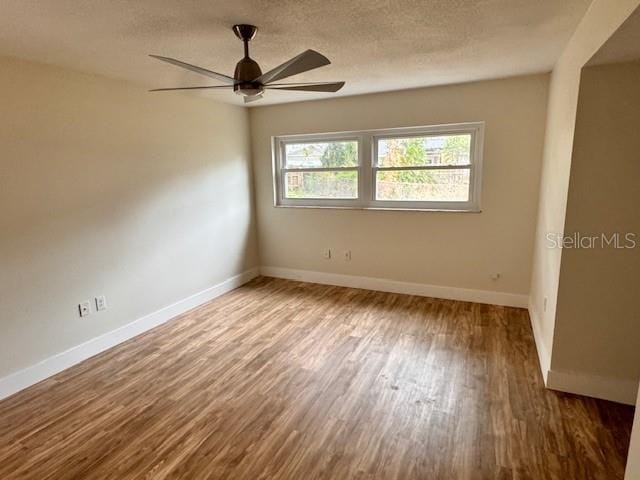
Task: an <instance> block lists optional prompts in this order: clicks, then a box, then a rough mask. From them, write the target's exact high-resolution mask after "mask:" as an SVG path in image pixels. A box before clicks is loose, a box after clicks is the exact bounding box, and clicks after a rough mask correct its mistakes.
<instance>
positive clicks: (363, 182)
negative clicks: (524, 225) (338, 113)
mask: <svg viewBox="0 0 640 480" xmlns="http://www.w3.org/2000/svg"><path fill="white" fill-rule="evenodd" d="M452 133H458V134H463V133H464V134H470V135H471V152H470V160H469V163H470V165H469V166H453V167H452V166H447V167H446V169H452V168H469V169H470V180H469V200H468V201H466V202H432V201H429V202H425V201H397V200H387V201H383V200H375V189H376V182H375V172H376V171H377V170H378V166H377V165H376V161H377V158H378V155H377V148H378V140H379V139H383V138H389V137H395V138H397V137H403V136H407V137H414V136H418V135H437V134H452ZM271 140H272V153H273V192H274V205H275V206H276V207H301V208H352V209H370V210H424V211H453V212H480V193H481V187H482V156H483V150H484V122H469V123H456V124H447V125H430V126H423V127H408V128H405V127H402V128H391V129H384V130H360V131H352V132H337V133H316V134H306V135H282V136H277V137H272V139H271ZM336 140H356V141H357V142H358V167H354V168H343V169H341V170H357V171H358V198H357V199H324V198H322V199H309V198H304V199H303V198H285V197H284V173H285V172H286V171H287V170H289V171H290V170H291V169H285V168H284V148H285V145H286V144H288V143H304V142H318V141H336ZM427 169H442V167H436V166H434V167H430V166H429V167H416V168H412V170H427ZM301 170H307V171H309V169H301ZM314 170H318V171H327V170H338V169H325V168H321V169H314Z"/></svg>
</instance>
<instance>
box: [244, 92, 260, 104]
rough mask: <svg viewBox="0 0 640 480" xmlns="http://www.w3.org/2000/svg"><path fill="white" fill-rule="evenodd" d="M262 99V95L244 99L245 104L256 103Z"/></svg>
mask: <svg viewBox="0 0 640 480" xmlns="http://www.w3.org/2000/svg"><path fill="white" fill-rule="evenodd" d="M261 98H262V94H260V95H252V96H250V97H247V96H245V97H244V103H251V102H255V101H256V100H260V99H261Z"/></svg>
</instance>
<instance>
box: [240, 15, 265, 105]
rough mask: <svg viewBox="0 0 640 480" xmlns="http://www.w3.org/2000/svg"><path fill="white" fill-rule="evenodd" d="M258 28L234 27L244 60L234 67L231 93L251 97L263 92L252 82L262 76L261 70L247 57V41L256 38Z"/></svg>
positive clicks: (259, 85)
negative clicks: (242, 49)
mask: <svg viewBox="0 0 640 480" xmlns="http://www.w3.org/2000/svg"><path fill="white" fill-rule="evenodd" d="M257 31H258V27H256V26H255V25H234V26H233V32H234V33H235V34H236V36H237V37H238V38H239V39H240V40H242V42H243V43H244V58H243V59H242V60H240V61H239V62H238V63H237V65H236V70H235V73H234V75H233V78H235V79H236V83H235V84H234V86H233V91H234V92H236V93H237V94H239V95H245V96H252V95H259V94H260V93H262V92H263V91H264V88H263V86H262V85H261V84H260V83H258V82H253V80H255V79H256V78H258V77H259V76H260V75H262V70H260V66H259V65H258V64H257V62H256V61H255V60H253V59H252V58H250V57H249V41H250V40H252V39H253V37H255V36H256V32H257Z"/></svg>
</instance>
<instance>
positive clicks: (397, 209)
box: [274, 205, 482, 213]
mask: <svg viewBox="0 0 640 480" xmlns="http://www.w3.org/2000/svg"><path fill="white" fill-rule="evenodd" d="M274 207H275V208H303V209H320V210H372V211H383V212H435V213H482V209H480V208H477V209H460V210H454V209H451V208H410V207H356V206H353V207H349V206H333V205H274Z"/></svg>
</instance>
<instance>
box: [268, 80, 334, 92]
mask: <svg viewBox="0 0 640 480" xmlns="http://www.w3.org/2000/svg"><path fill="white" fill-rule="evenodd" d="M342 87H344V82H318V83H299V84H291V85H287V84H286V83H284V84H282V83H281V84H277V83H275V84H271V85H266V86H265V87H264V88H270V89H273V90H299V91H305V92H337V91H338V90H340V89H341V88H342Z"/></svg>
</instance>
